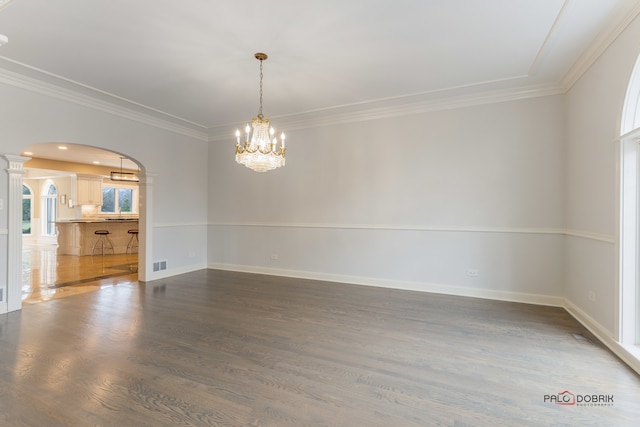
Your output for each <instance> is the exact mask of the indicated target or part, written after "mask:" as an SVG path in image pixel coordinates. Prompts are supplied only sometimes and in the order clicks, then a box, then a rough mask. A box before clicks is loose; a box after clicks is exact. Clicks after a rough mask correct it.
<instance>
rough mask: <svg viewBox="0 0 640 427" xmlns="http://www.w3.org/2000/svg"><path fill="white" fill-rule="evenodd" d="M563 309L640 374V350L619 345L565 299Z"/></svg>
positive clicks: (603, 329)
mask: <svg viewBox="0 0 640 427" xmlns="http://www.w3.org/2000/svg"><path fill="white" fill-rule="evenodd" d="M564 309H565V310H567V311H568V312H569V314H571V315H572V316H573V317H574V318H575V319H576V320H577V321H578V322H580V323H581V324H582V325H583V326H584V327H585V328H587V329H588V330H589V332H591V333H592V334H593V335H594V336H595V337H596V338H598V340H600V342H602V343H603V344H604V345H605V346H606V347H607V348H608V349H609V350H611V351H612V352H613V354H615V355H616V356H618V357H619V358H620V359H622V361H623V362H624V363H626V364H627V365H629V367H630V368H631V369H633V370H634V371H636V372H637V373H638V374H640V348H638V347H636V346H627V345H623V344H621V343H619V342H618V341H616V340H615V338H614V337H612V336H611V333H610V332H609V331H608V330H607V329H606V328H605V327H604V326H602V325H601V324H600V323H598V322H597V321H596V320H594V319H593V318H592V317H591V316H589V315H588V314H587V313H585V312H584V311H583V310H582V309H581V308H580V307H578V306H577V305H575V304H574V303H573V302H571V301H569V300H567V299H565V300H564Z"/></svg>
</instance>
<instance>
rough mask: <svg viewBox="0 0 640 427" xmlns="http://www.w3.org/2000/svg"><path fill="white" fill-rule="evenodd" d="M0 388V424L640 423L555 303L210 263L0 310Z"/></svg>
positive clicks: (637, 380) (624, 381)
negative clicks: (563, 395)
mask: <svg viewBox="0 0 640 427" xmlns="http://www.w3.org/2000/svg"><path fill="white" fill-rule="evenodd" d="M573 334H579V335H576V336H574V335H573ZM0 384H1V388H0V425H1V426H174V425H180V426H385V427H386V426H459V427H462V426H536V427H539V426H552V425H553V426H563V425H566V426H589V425H593V426H637V425H638V420H640V377H639V376H638V375H636V374H635V373H634V372H633V371H632V370H631V369H629V368H628V367H627V366H626V365H624V364H623V363H622V362H620V361H619V360H618V359H617V358H616V357H615V356H613V355H612V354H611V353H610V352H609V351H608V350H606V349H605V348H603V346H602V345H600V344H599V343H598V342H597V341H596V340H595V339H594V338H593V337H591V336H590V335H589V333H588V332H587V331H586V330H585V329H584V328H583V327H582V326H581V325H580V324H578V323H577V322H576V321H575V320H574V319H573V318H572V317H571V316H570V315H569V314H568V313H566V312H565V311H564V310H563V309H560V308H553V307H540V306H532V305H526V304H515V303H507V302H498V301H488V300H481V299H472V298H462V297H452V296H443V295H434V294H427V293H416V292H409V291H399V290H390V289H381V288H373V287H365V286H355V285H345V284H337V283H330V282H319V281H310V280H301V279H293V278H279V277H271V276H261V275H252V274H244V273H233V272H224V271H216V270H202V271H198V272H194V273H189V274H185V275H180V276H177V277H173V278H169V279H164V280H159V281H155V282H149V283H146V284H142V283H141V284H139V285H138V284H135V283H132V284H129V285H119V286H114V287H107V288H104V289H100V290H98V291H96V292H91V293H84V294H80V295H77V296H73V297H70V298H64V299H60V300H54V301H49V302H46V303H43V304H33V305H28V306H25V307H24V309H23V310H22V312H14V313H10V314H8V315H2V316H0ZM565 390H568V391H570V392H571V393H574V394H575V395H576V396H585V395H610V396H613V403H612V405H606V406H578V405H573V406H561V405H557V404H554V403H550V402H545V401H544V399H545V395H557V394H558V393H560V392H563V391H565Z"/></svg>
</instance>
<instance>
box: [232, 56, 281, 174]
mask: <svg viewBox="0 0 640 427" xmlns="http://www.w3.org/2000/svg"><path fill="white" fill-rule="evenodd" d="M255 58H256V59H257V60H259V61H260V109H259V110H258V116H257V117H254V118H253V119H252V120H251V126H249V125H246V127H245V129H244V142H243V143H242V144H241V143H240V138H241V137H243V135H242V133H241V132H240V129H237V130H236V162H238V163H240V164H242V165H245V166H246V167H248V168H250V169H252V170H254V171H256V172H266V171H268V170H272V169H276V168H279V167H280V166H284V163H285V160H284V158H285V152H286V149H285V147H284V141H285V135H284V133H282V134H281V135H280V146H279V147H278V138H277V137H275V136H274V135H275V130H274V129H273V128H272V127H270V126H269V119H266V118H264V116H263V115H262V62H263V61H265V60H266V59H267V55H266V54H264V53H256V54H255Z"/></svg>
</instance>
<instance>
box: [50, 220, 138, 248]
mask: <svg viewBox="0 0 640 427" xmlns="http://www.w3.org/2000/svg"><path fill="white" fill-rule="evenodd" d="M56 226H57V228H58V254H60V255H80V256H82V255H92V253H91V251H92V249H93V245H94V244H95V243H96V241H98V238H99V236H97V235H96V234H94V233H95V231H96V230H108V231H109V233H111V234H109V240H111V243H112V244H113V252H114V253H116V254H123V253H126V252H127V244H128V243H129V239H131V234H129V233H128V231H129V230H133V229H136V230H137V229H138V219H137V218H108V219H68V220H59V221H56ZM108 253H111V251H109V252H108Z"/></svg>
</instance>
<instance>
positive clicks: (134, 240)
mask: <svg viewBox="0 0 640 427" xmlns="http://www.w3.org/2000/svg"><path fill="white" fill-rule="evenodd" d="M127 233H129V234H131V238H130V239H129V243H127V253H128V254H132V253H133V250H134V249H136V250H137V249H138V243H139V241H138V229H137V228H135V229H132V230H129V231H127Z"/></svg>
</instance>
